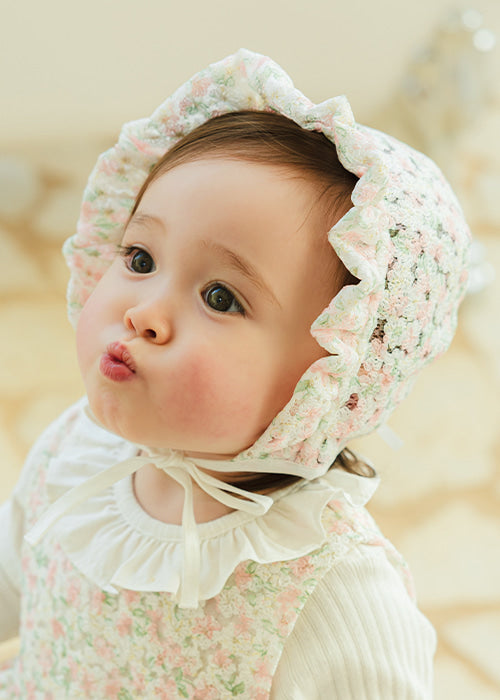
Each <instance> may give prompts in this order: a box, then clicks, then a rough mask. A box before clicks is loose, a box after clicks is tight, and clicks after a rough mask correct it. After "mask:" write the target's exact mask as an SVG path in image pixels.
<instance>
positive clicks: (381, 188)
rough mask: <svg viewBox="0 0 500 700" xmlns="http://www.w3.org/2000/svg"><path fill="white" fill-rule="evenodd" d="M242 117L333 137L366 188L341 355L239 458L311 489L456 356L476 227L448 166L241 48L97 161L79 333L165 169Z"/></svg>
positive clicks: (334, 346) (359, 188) (301, 388)
mask: <svg viewBox="0 0 500 700" xmlns="http://www.w3.org/2000/svg"><path fill="white" fill-rule="evenodd" d="M241 109H255V110H270V111H274V112H279V113H281V114H283V115H285V116H286V117H289V118H290V119H292V120H293V121H294V122H296V123H297V124H299V125H300V126H301V127H303V128H304V129H310V130H316V131H321V132H323V133H324V134H325V135H326V136H327V137H328V138H329V139H330V140H331V141H332V142H333V143H334V144H335V146H336V148H337V152H338V156H339V159H340V161H341V163H342V165H343V166H344V167H345V168H346V169H347V170H349V171H351V172H353V173H354V174H355V175H356V176H357V177H358V178H360V179H359V181H358V182H357V184H356V186H355V188H354V191H353V193H352V205H353V206H352V208H351V209H350V210H349V211H348V212H347V213H346V214H345V215H344V216H343V217H342V218H341V219H340V221H338V222H337V223H336V224H335V225H334V226H333V228H332V229H331V230H330V232H329V233H328V237H329V241H330V243H331V245H332V246H333V248H334V249H335V251H336V253H337V254H338V256H339V257H340V259H341V260H342V261H343V263H344V264H345V266H346V267H347V268H348V269H349V270H350V271H351V272H352V274H353V275H355V277H357V278H358V279H359V283H358V284H356V285H350V286H346V287H344V288H343V289H342V290H341V291H340V292H339V293H338V294H337V295H336V296H335V298H334V299H332V301H331V302H330V304H329V306H328V307H327V308H326V309H324V311H323V312H322V313H321V314H320V316H319V317H318V318H317V319H316V320H315V322H314V323H313V325H312V327H311V333H312V335H313V336H314V337H315V338H316V340H317V342H318V343H319V344H320V345H321V346H322V347H324V348H325V349H326V350H327V351H328V352H329V353H330V355H329V356H328V357H324V358H321V359H320V360H318V361H316V362H315V363H314V364H313V365H312V366H311V367H310V368H309V369H308V370H307V371H306V372H305V374H304V375H303V376H302V377H301V379H300V381H299V382H298V384H297V386H296V387H295V390H294V393H293V396H292V397H291V399H290V401H289V402H288V404H287V405H286V406H285V407H284V408H283V409H282V410H281V412H280V413H279V414H278V415H277V416H276V417H275V418H274V420H273V421H272V423H271V424H270V425H269V426H268V428H267V429H266V431H265V432H264V433H263V434H262V435H261V436H260V438H258V440H257V441H256V442H255V443H254V444H253V445H252V446H251V447H250V448H248V449H247V450H245V451H244V452H242V453H241V454H239V455H238V456H237V457H236V458H235V459H234V460H233V462H232V468H233V470H235V469H238V468H240V469H241V470H245V467H246V465H248V460H251V461H252V471H256V470H257V469H256V468H255V464H256V463H259V462H260V461H261V460H264V462H261V463H262V464H263V465H264V463H265V462H266V461H268V460H267V459H265V458H269V457H271V458H276V459H277V460H286V461H287V462H292V463H295V464H296V465H297V468H298V470H299V472H300V475H301V476H305V477H306V478H309V479H311V478H314V477H316V476H319V475H321V474H323V473H324V472H325V471H326V470H327V469H328V467H329V466H330V465H331V464H332V462H333V461H334V459H335V457H336V456H337V454H338V453H339V452H340V450H341V449H343V448H344V447H345V446H346V444H347V443H348V442H349V441H350V440H351V439H352V438H354V437H356V436H360V435H362V434H365V433H368V432H371V431H372V430H374V429H375V428H377V427H379V426H380V425H381V424H383V423H384V422H385V421H386V419H387V418H388V416H389V414H390V413H391V411H392V410H393V409H394V407H395V406H396V405H397V404H398V403H399V402H400V401H401V400H402V399H403V398H404V397H405V396H406V395H407V394H408V392H409V390H410V388H411V387H412V385H413V381H414V379H415V377H416V375H417V374H418V371H419V370H420V369H421V368H422V367H423V366H424V365H426V364H427V363H428V362H429V361H430V360H431V359H433V358H434V357H436V356H438V355H440V354H441V353H443V352H444V351H445V350H446V348H447V347H448V345H449V343H450V341H451V339H452V336H453V334H454V331H455V327H456V322H457V309H458V305H459V303H460V301H461V299H462V297H463V294H464V291H465V287H466V281H467V251H468V246H469V230H468V227H467V224H466V222H465V220H464V217H463V214H462V211H461V209H460V206H459V204H458V202H457V200H456V198H455V196H454V194H453V192H452V191H451V189H450V187H449V185H448V184H447V182H446V181H445V179H444V177H443V175H442V174H441V172H440V170H439V169H438V168H437V166H436V165H435V164H434V163H433V162H432V161H431V160H429V159H428V158H427V157H425V156H424V155H422V154H421V153H418V152H417V151H415V150H413V149H412V148H410V147H409V146H406V145H405V144H403V143H401V142H399V141H397V140H395V139H394V138H391V137H389V136H387V135H385V134H383V133H381V132H379V131H376V130H373V129H370V128H367V127H365V126H361V125H359V124H357V123H356V122H355V121H354V118H353V115H352V112H351V109H350V106H349V103H348V101H347V99H346V98H345V97H343V96H341V97H334V98H331V99H329V100H326V101H324V102H322V103H320V104H314V103H313V102H311V101H310V100H308V99H307V98H306V97H305V96H304V95H303V94H302V93H301V92H299V90H297V89H296V88H295V87H294V85H293V83H292V81H291V79H290V77H289V76H288V75H287V74H286V73H285V72H284V71H283V69H282V68H281V67H280V66H279V65H277V64H276V63H275V62H274V61H272V60H271V59H270V58H267V57H266V56H262V55H259V54H256V53H253V52H251V51H247V50H244V49H241V50H239V51H238V52H237V53H235V54H234V55H232V56H229V57H227V58H225V59H224V60H222V61H220V62H217V63H214V64H212V65H210V66H208V68H206V69H205V70H203V71H201V72H199V73H197V74H196V75H195V76H194V77H193V78H191V80H189V81H188V82H186V83H185V84H184V85H183V86H182V87H180V88H179V89H178V90H177V91H176V92H175V93H174V94H173V95H172V96H171V97H169V98H168V99H167V100H165V102H163V104H161V105H160V106H159V107H158V108H157V109H156V111H155V112H154V113H153V114H152V116H151V117H149V118H146V119H140V120H138V121H134V122H130V123H128V124H125V126H124V127H123V129H122V131H121V134H120V137H119V140H118V143H117V144H116V145H115V146H114V147H113V148H111V149H110V150H108V151H106V152H105V153H104V154H102V155H101V156H100V157H99V159H98V161H97V164H96V166H95V168H94V170H93V172H92V173H91V175H90V179H89V182H88V185H87V187H86V189H85V193H84V199H83V204H82V209H81V215H80V219H79V222H78V228H77V232H76V234H75V235H74V236H72V237H71V238H70V239H68V241H66V243H65V246H64V253H65V256H66V259H67V262H68V265H69V267H70V270H71V279H70V283H69V288H68V302H69V316H70V319H71V321H72V323H74V324H75V323H76V321H77V319H78V315H79V312H80V310H81V309H82V307H83V305H84V304H85V302H86V300H87V298H88V297H89V296H90V294H91V293H92V291H93V289H94V287H95V286H96V284H97V282H98V281H99V279H100V278H101V277H102V275H103V274H104V272H105V271H106V269H107V267H108V266H109V264H110V263H111V261H112V259H113V258H114V256H115V255H116V251H117V244H118V243H119V242H120V241H121V238H122V235H123V231H124V226H125V223H126V221H127V219H128V217H129V214H130V211H131V208H132V206H133V204H134V200H135V198H136V195H137V194H138V192H139V190H140V188H141V185H142V184H143V182H144V181H145V179H146V177H147V176H148V174H149V172H150V171H151V169H152V168H153V166H154V165H155V164H156V163H157V161H158V160H159V159H160V158H161V157H162V156H163V155H164V153H165V152H166V151H167V150H168V149H169V148H171V147H172V146H173V145H174V144H175V143H176V142H177V141H178V140H179V139H180V138H181V137H183V136H184V135H185V134H187V133H189V132H190V131H192V130H193V129H195V128H196V127H197V126H199V125H200V124H202V123H203V122H205V121H207V120H208V119H210V118H211V117H213V116H216V115H220V114H224V113H226V112H233V111H237V110H241ZM239 461H243V462H244V464H241V465H240V466H237V465H235V462H239ZM245 463H246V465H245ZM247 468H248V466H247ZM264 470H265V471H268V468H265V469H264V468H263V471H264Z"/></svg>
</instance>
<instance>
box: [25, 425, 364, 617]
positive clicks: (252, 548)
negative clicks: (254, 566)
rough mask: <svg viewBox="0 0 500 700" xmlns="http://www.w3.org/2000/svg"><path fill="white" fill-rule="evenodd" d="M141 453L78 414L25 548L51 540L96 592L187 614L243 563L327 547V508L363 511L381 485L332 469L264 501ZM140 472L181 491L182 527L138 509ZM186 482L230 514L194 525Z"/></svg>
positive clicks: (176, 459) (175, 456) (169, 456)
mask: <svg viewBox="0 0 500 700" xmlns="http://www.w3.org/2000/svg"><path fill="white" fill-rule="evenodd" d="M139 452H140V447H139V446H137V445H134V444H132V443H130V442H127V441H125V440H123V439H122V438H120V437H118V436H116V435H113V434H112V433H109V432H108V431H106V430H104V429H103V428H101V427H99V426H98V425H96V424H95V423H94V422H93V421H92V420H90V419H89V417H88V416H87V415H85V413H84V411H82V413H81V416H80V418H79V420H78V421H77V422H76V424H75V426H74V429H73V432H72V433H71V435H70V436H69V437H68V441H67V442H66V444H65V446H64V447H63V450H62V451H61V454H60V455H59V456H58V457H57V458H56V459H54V460H53V462H52V463H51V465H50V468H49V471H48V475H47V482H46V486H47V494H48V499H49V503H50V506H49V508H48V509H47V510H46V511H45V513H44V514H43V515H42V517H41V518H40V519H39V520H38V522H37V523H36V524H35V525H34V527H33V528H32V529H31V530H30V532H29V533H28V534H27V535H26V540H27V541H28V542H29V543H30V544H31V545H35V544H36V543H37V542H38V541H39V540H40V539H41V538H42V537H43V536H44V535H45V533H46V532H47V531H50V533H51V534H52V536H54V537H56V538H57V540H58V541H59V543H60V544H61V546H62V547H63V549H64V551H65V552H66V554H67V556H68V557H69V559H70V561H71V562H72V563H73V564H74V565H75V566H76V567H77V568H78V569H79V570H80V571H81V572H82V573H83V574H84V575H85V576H86V577H87V578H89V579H90V580H92V581H93V582H94V583H95V584H97V585H98V586H99V587H101V588H102V589H104V590H106V591H108V592H110V593H116V592H117V588H126V589H129V590H136V591H156V592H168V593H171V594H173V595H174V597H175V599H176V600H177V601H178V602H179V605H181V606H182V607H189V608H193V607H197V605H198V603H199V602H200V601H203V600H207V599H209V598H211V597H213V596H215V595H217V594H218V593H219V592H220V591H221V590H222V588H223V586H224V584H225V583H226V581H227V579H228V577H229V576H230V575H231V573H232V572H233V571H234V569H235V568H236V566H237V565H238V564H239V563H240V562H242V561H245V560H253V561H256V562H259V563H270V562H275V561H282V560H289V559H295V558H297V557H300V556H302V555H304V554H307V553H309V552H311V551H313V550H314V549H316V548H317V547H318V546H320V545H321V544H322V542H324V540H325V532H324V529H323V526H322V514H323V511H324V508H325V506H326V505H327V503H328V502H329V501H330V500H332V499H334V498H336V499H345V500H347V501H349V502H350V503H352V504H354V505H364V503H366V502H367V501H368V500H369V498H370V497H371V496H372V494H373V492H374V491H375V489H376V487H377V484H378V480H377V479H366V478H364V477H358V476H355V475H352V474H348V473H346V472H343V471H340V470H336V469H334V470H331V471H329V472H328V473H327V474H326V475H324V476H323V477H320V478H317V479H314V480H312V481H305V480H301V481H299V482H297V483H295V484H293V485H292V486H288V487H286V488H284V489H281V490H278V491H275V492H273V493H272V494H271V495H269V496H262V495H260V494H253V493H250V492H247V491H244V490H242V489H236V488H234V487H229V488H228V486H227V485H223V488H222V489H221V488H220V484H222V482H219V481H218V480H217V479H213V478H212V477H208V475H206V474H204V472H203V471H202V470H200V469H198V468H197V466H196V465H194V464H193V463H192V462H190V461H189V460H185V459H183V456H182V454H179V453H174V452H156V453H153V452H151V451H150V453H149V454H148V455H147V456H146V457H139V456H138V455H139ZM145 463H153V464H155V466H157V467H158V468H164V469H165V471H167V472H168V473H169V475H171V476H173V477H174V478H175V479H176V480H178V481H179V483H181V484H182V485H183V486H184V489H185V493H186V499H185V503H184V512H183V522H182V525H170V524H165V523H163V522H161V521H159V520H156V519H155V518H152V517H151V516H149V515H148V514H147V513H146V512H145V511H144V510H143V509H142V508H141V506H140V505H139V503H138V502H137V500H136V497H135V494H134V490H133V481H132V475H133V473H134V472H135V471H136V470H137V469H139V468H140V467H141V466H143V465H144V464H145ZM197 464H198V460H197ZM209 464H210V466H213V464H212V463H209ZM214 464H215V463H214ZM217 464H218V463H217ZM227 464H230V463H227ZM203 465H204V466H207V464H205V463H204V464H203ZM203 465H200V466H203ZM281 466H283V465H281ZM296 466H297V465H295V467H296ZM228 469H229V468H228ZM266 470H267V469H266ZM261 471H262V467H261ZM200 475H201V476H200ZM192 480H196V481H197V482H198V483H199V485H200V486H201V488H203V489H204V490H205V491H207V493H209V494H210V495H213V496H214V497H215V498H217V500H220V501H221V502H224V503H226V504H228V505H230V506H231V507H232V508H234V511H233V512H231V513H229V514H228V515H224V516H222V517H220V518H217V519H216V520H212V521H209V522H206V523H201V524H196V522H195V521H194V515H193V508H192V502H191V500H190V497H189V496H190V493H191V488H192ZM221 494H222V495H221Z"/></svg>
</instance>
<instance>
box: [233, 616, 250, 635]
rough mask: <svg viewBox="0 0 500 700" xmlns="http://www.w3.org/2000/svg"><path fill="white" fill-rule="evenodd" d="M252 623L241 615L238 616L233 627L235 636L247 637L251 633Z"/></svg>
mask: <svg viewBox="0 0 500 700" xmlns="http://www.w3.org/2000/svg"><path fill="white" fill-rule="evenodd" d="M252 623H253V620H252V618H250V617H248V616H247V615H244V614H243V613H242V614H240V615H239V617H238V620H237V622H236V624H235V626H234V630H235V632H236V634H237V635H241V636H242V637H248V634H249V632H251V631H252Z"/></svg>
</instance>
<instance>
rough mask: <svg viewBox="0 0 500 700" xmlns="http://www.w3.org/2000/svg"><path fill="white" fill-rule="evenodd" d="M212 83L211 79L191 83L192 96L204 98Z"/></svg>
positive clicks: (200, 79)
mask: <svg viewBox="0 0 500 700" xmlns="http://www.w3.org/2000/svg"><path fill="white" fill-rule="evenodd" d="M211 83H212V81H211V79H210V78H199V79H198V80H193V82H192V83H191V94H192V95H193V97H202V96H203V95H204V94H205V93H206V91H207V89H208V88H209V87H210V85H211Z"/></svg>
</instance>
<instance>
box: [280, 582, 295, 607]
mask: <svg viewBox="0 0 500 700" xmlns="http://www.w3.org/2000/svg"><path fill="white" fill-rule="evenodd" d="M299 596H300V591H299V589H298V588H296V587H295V586H294V587H292V588H287V589H286V590H285V591H283V593H280V594H279V595H278V597H277V599H276V600H277V603H278V604H279V605H280V606H281V607H282V609H290V608H296V607H297V605H298V598H299Z"/></svg>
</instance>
